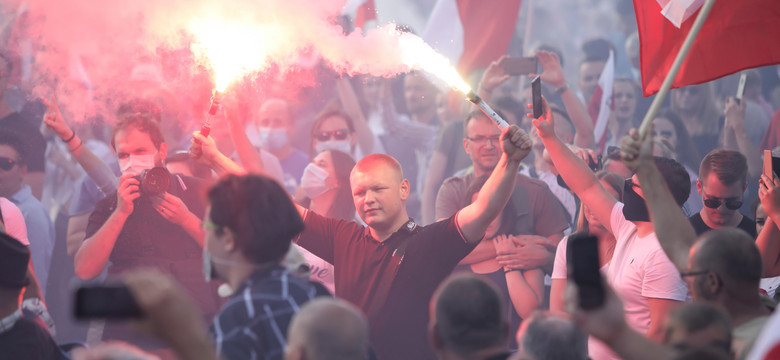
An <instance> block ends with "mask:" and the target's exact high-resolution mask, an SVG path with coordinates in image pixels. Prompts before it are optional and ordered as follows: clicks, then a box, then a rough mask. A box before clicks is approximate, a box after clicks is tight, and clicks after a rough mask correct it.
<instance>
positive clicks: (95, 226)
mask: <svg viewBox="0 0 780 360" xmlns="http://www.w3.org/2000/svg"><path fill="white" fill-rule="evenodd" d="M180 179H181V180H180ZM182 183H183V184H184V185H183V186H182ZM185 188H186V190H185ZM168 193H170V194H172V195H175V196H177V197H179V198H180V199H181V200H182V201H183V202H184V204H185V205H187V208H188V209H189V210H190V211H191V212H192V213H193V214H195V215H196V216H198V217H199V218H202V217H203V215H204V213H205V203H204V201H203V200H204V199H203V183H202V182H201V181H199V180H197V179H195V178H192V177H187V176H181V175H174V176H171V185H170V188H169V189H168ZM116 196H117V195H116V193H114V194H111V195H109V196H107V197H106V198H104V199H102V200H100V201H99V202H98V203H97V205H95V210H94V211H93V212H92V214H90V216H89V223H88V224H87V230H86V235H85V238H89V237H90V236H92V235H94V234H95V233H96V232H97V231H98V230H99V229H100V228H101V227H102V226H103V224H104V223H105V222H106V220H108V218H109V217H110V216H111V214H112V213H113V212H114V210H115V209H116V201H117V197H116ZM133 206H134V208H133V213H132V214H131V215H130V216H129V217H128V218H127V221H126V222H125V225H124V226H123V227H122V231H121V232H120V233H119V236H118V237H117V240H116V243H115V245H114V249H113V250H112V252H111V255H110V258H109V260H110V262H111V264H110V266H109V268H108V274H109V275H110V276H116V275H120V274H122V273H123V272H125V271H127V270H130V269H134V268H138V267H151V268H155V269H157V270H159V271H161V272H163V273H166V274H169V275H171V276H172V277H174V278H175V279H176V281H178V282H179V283H180V284H181V285H182V286H183V287H184V289H185V290H187V292H188V293H189V294H190V296H192V297H193V298H194V300H195V301H196V303H197V304H198V307H199V308H200V310H201V312H202V314H201V315H202V317H203V320H204V321H205V322H206V323H210V322H211V320H212V319H213V318H214V315H215V314H216V313H217V311H218V309H219V307H220V305H221V300H220V299H219V297H218V295H217V286H218V285H217V284H216V282H214V281H212V282H210V283H207V282H206V281H205V279H204V277H203V248H202V247H201V246H200V245H199V244H198V243H197V242H196V241H195V239H193V238H192V237H190V235H189V234H188V233H187V232H186V231H185V230H184V229H183V228H182V227H180V226H179V225H176V224H173V223H171V222H169V221H168V220H166V219H165V218H163V217H162V215H160V214H159V213H158V212H157V211H156V210H155V209H154V208H153V207H152V204H151V201H150V197H149V196H147V195H141V197H139V198H138V199H136V200H135V201H134V202H133ZM103 339H104V340H108V339H115V340H124V341H129V342H132V343H134V344H136V345H139V346H141V347H142V348H144V349H155V348H158V347H159V346H160V345H159V344H157V343H156V342H153V341H149V340H148V339H147V338H145V337H139V336H138V335H137V334H136V333H135V332H133V331H132V329H130V328H129V327H127V326H124V325H122V324H116V325H114V324H107V325H106V330H105V331H104V333H103Z"/></svg>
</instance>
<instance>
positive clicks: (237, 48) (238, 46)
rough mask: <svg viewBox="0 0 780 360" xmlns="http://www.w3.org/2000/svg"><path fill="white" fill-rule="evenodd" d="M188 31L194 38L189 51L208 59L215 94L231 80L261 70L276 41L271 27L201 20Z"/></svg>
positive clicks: (194, 23)
mask: <svg viewBox="0 0 780 360" xmlns="http://www.w3.org/2000/svg"><path fill="white" fill-rule="evenodd" d="M189 30H190V31H191V32H192V34H194V35H195V38H196V40H195V42H194V43H193V44H192V46H191V49H192V51H193V53H195V55H196V56H199V57H206V58H208V60H209V62H210V63H211V67H212V69H213V70H214V76H215V78H216V88H217V91H219V92H224V91H225V89H226V88H227V87H228V85H229V84H230V83H231V82H233V81H234V80H237V79H239V78H240V77H242V76H244V75H246V74H248V73H250V72H253V71H257V70H260V69H262V68H264V67H265V66H266V65H267V61H266V60H267V57H268V55H269V51H271V50H272V49H273V48H274V46H275V45H276V42H277V41H278V39H277V38H275V37H274V36H273V34H274V33H275V32H277V30H278V29H277V26H274V25H273V24H251V23H241V22H236V21H230V22H228V21H223V20H220V19H202V20H199V21H195V22H192V23H191V24H190V28H189Z"/></svg>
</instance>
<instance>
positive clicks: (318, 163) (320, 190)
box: [296, 150, 357, 293]
mask: <svg viewBox="0 0 780 360" xmlns="http://www.w3.org/2000/svg"><path fill="white" fill-rule="evenodd" d="M354 166H355V160H352V157H351V156H349V155H347V154H345V153H343V152H341V151H338V150H325V151H322V152H320V153H319V154H317V156H315V157H314V160H312V161H311V163H309V165H306V168H305V169H304V170H303V176H302V177H301V189H302V190H303V192H304V193H305V194H306V199H305V200H304V201H302V202H303V203H304V205H308V208H309V210H311V211H314V212H316V213H317V214H320V215H322V216H325V217H328V218H336V219H344V220H350V221H352V220H355V219H356V218H357V217H356V216H355V205H354V203H353V202H352V187H351V186H350V183H349V174H350V172H351V171H352V168H353V167H354ZM296 249H297V250H298V251H299V252H301V254H303V257H304V258H305V259H306V262H307V263H308V264H309V278H310V279H311V280H314V281H319V282H321V283H322V284H323V285H325V287H327V288H328V290H330V291H331V293H335V285H334V278H333V265H332V264H330V263H328V262H326V261H325V260H322V259H321V258H319V257H317V256H316V255H314V254H312V253H311V252H309V251H307V250H306V249H304V248H302V247H299V246H297V245H296Z"/></svg>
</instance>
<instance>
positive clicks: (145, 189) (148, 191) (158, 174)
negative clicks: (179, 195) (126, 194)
mask: <svg viewBox="0 0 780 360" xmlns="http://www.w3.org/2000/svg"><path fill="white" fill-rule="evenodd" d="M133 178H134V179H136V180H138V183H139V184H140V186H139V188H140V189H141V195H161V194H164V193H165V192H166V191H168V188H169V187H170V186H171V173H170V172H169V171H168V169H166V168H164V167H154V168H151V169H147V170H144V171H142V172H141V173H140V174H138V175H136V176H134V177H133Z"/></svg>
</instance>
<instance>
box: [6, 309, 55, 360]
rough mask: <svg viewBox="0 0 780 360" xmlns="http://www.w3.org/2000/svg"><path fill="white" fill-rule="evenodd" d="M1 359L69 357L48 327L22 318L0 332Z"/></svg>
mask: <svg viewBox="0 0 780 360" xmlns="http://www.w3.org/2000/svg"><path fill="white" fill-rule="evenodd" d="M0 359H9V360H10V359H25V360H39V359H40V360H60V359H63V360H65V359H67V358H66V357H65V355H64V354H63V353H62V351H60V348H59V346H57V344H56V343H55V342H54V339H52V337H51V335H50V334H49V332H48V331H46V329H44V328H43V327H41V326H40V325H38V323H36V322H35V321H33V320H30V319H26V318H24V317H22V318H20V319H19V320H17V321H16V323H15V324H14V327H12V328H11V329H10V330H8V331H6V332H4V333H2V334H0Z"/></svg>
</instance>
